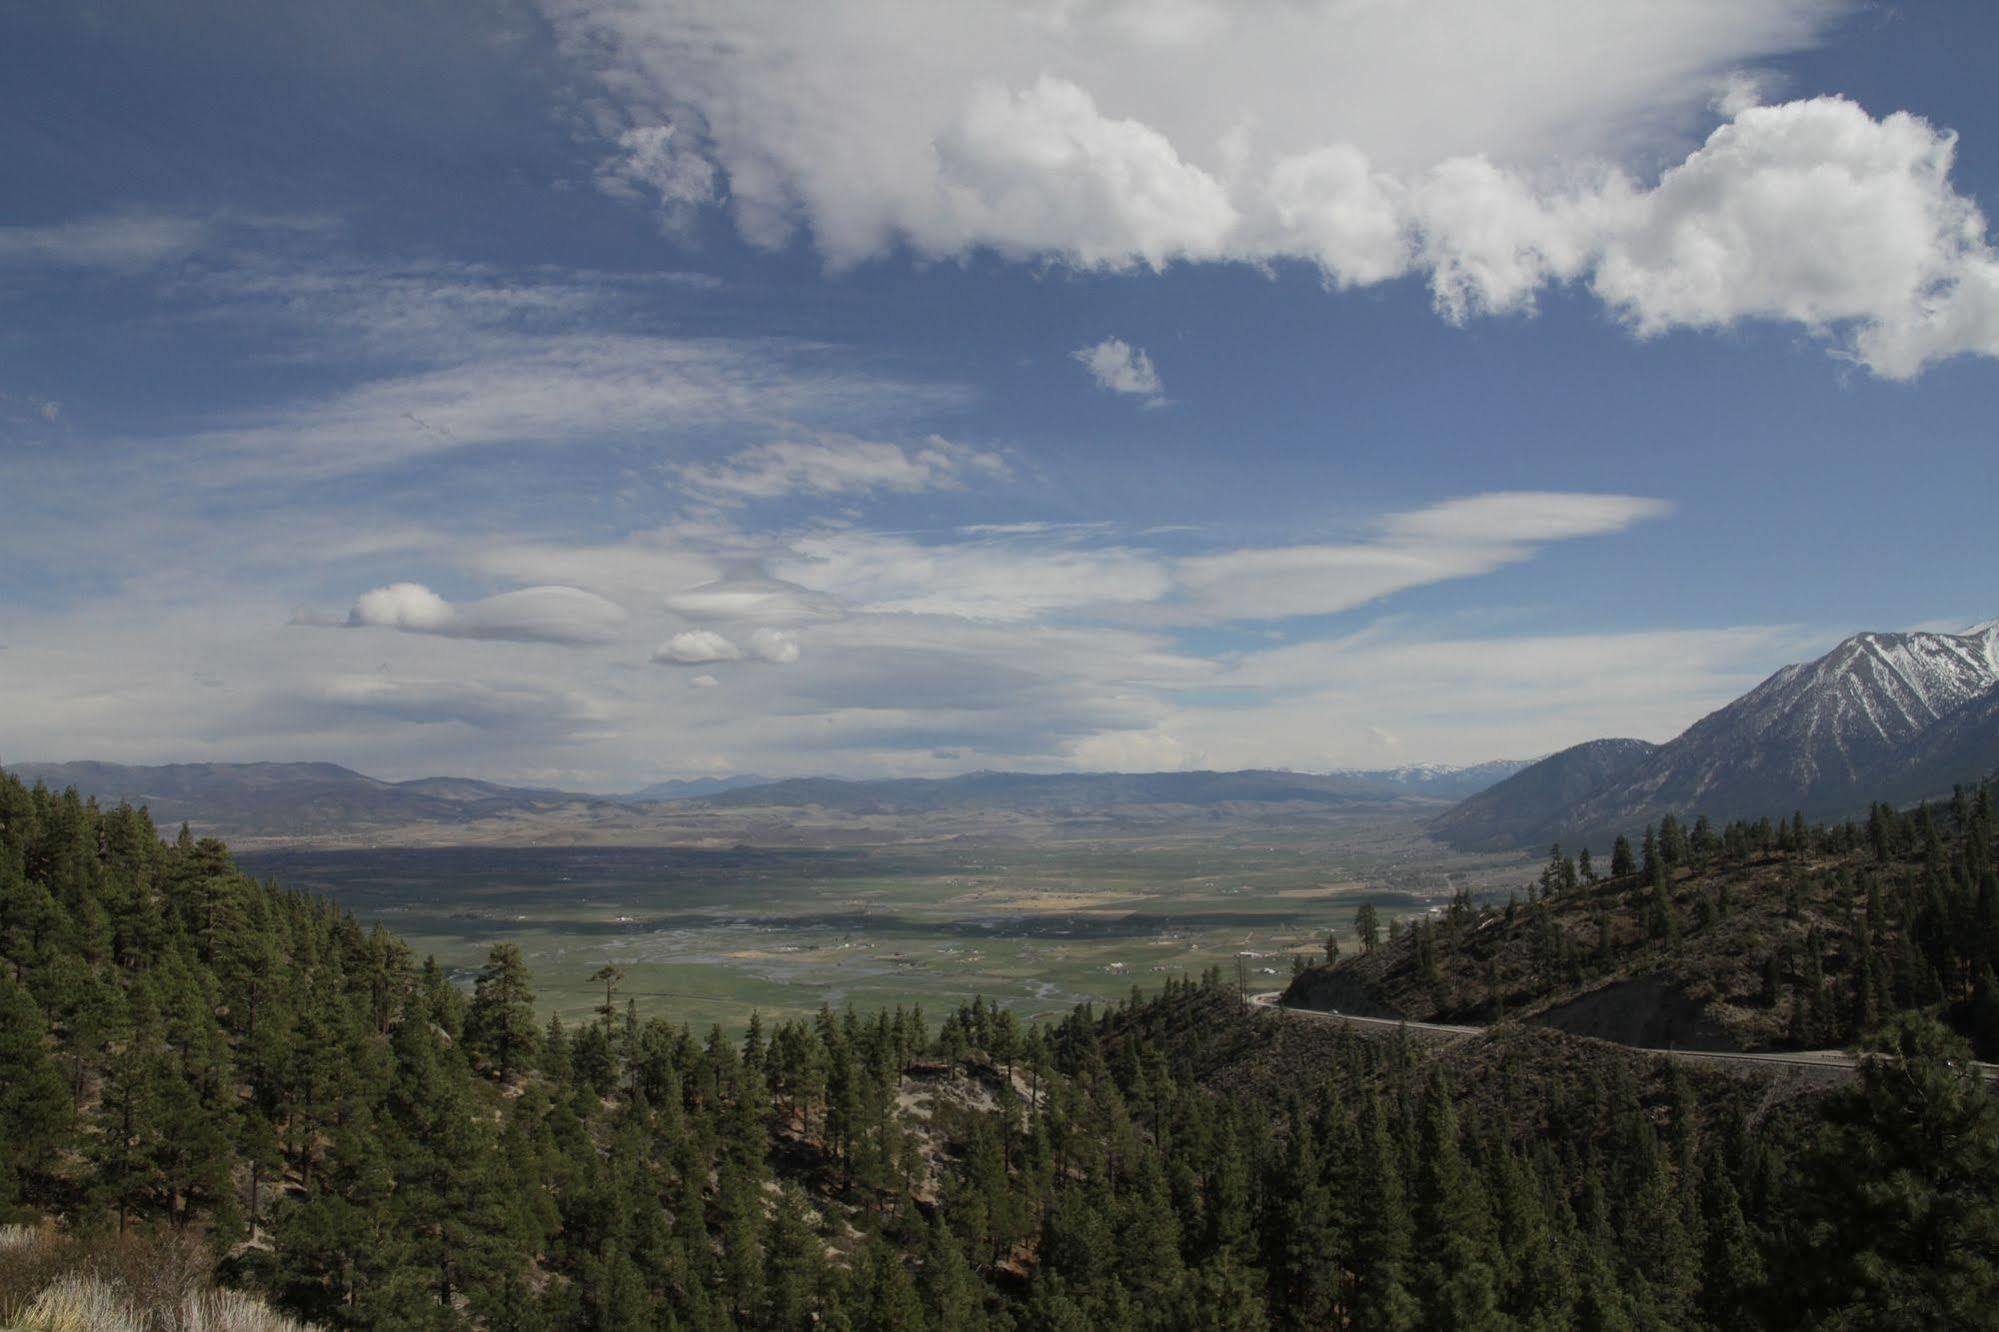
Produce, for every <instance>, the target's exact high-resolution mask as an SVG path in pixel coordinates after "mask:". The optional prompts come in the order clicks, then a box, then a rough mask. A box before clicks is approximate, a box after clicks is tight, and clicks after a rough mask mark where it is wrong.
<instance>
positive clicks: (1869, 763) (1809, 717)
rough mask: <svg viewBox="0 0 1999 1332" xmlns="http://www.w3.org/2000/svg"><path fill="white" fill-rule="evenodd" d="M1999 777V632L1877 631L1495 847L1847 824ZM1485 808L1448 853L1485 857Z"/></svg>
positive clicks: (1457, 831) (1471, 816)
mask: <svg viewBox="0 0 1999 1332" xmlns="http://www.w3.org/2000/svg"><path fill="white" fill-rule="evenodd" d="M1996 769H1999V621H1990V622H1985V623H1981V624H1978V625H1974V626H1972V627H1971V628H1970V629H1968V630H1967V631H1965V632H1964V633H1961V634H1941V633H1934V632H1928V631H1911V632H1906V633H1886V632H1878V631H1865V632H1861V633H1857V634H1852V635H1850V636H1848V637H1847V638H1845V639H1842V640H1841V641H1840V642H1839V643H1838V644H1836V645H1835V646H1834V647H1833V648H1832V649H1831V650H1830V651H1829V652H1827V653H1825V654H1824V655H1823V656H1821V657H1817V658H1815V659H1813V660H1811V661H1806V662H1797V663H1793V664H1792V665H1788V666H1785V667H1783V668H1781V669H1779V670H1777V671H1775V672H1773V673H1772V674H1771V675H1770V676H1769V677H1768V678H1766V679H1765V680H1763V681H1762V683H1760V684H1758V685H1757V686H1756V687H1755V688H1754V689H1751V690H1750V691H1749V692H1748V693H1746V694H1744V695H1742V697H1740V698H1738V699H1736V700H1735V701H1733V702H1731V703H1729V704H1727V705H1725V706H1723V707H1721V708H1718V709H1716V710H1715V711H1713V712H1711V713H1709V714H1708V715H1707V716H1705V717H1702V718H1701V719H1700V720H1699V721H1697V722H1695V723H1694V724H1693V725H1692V726H1689V727H1688V728H1687V729H1686V730H1685V731H1683V732H1682V733H1681V734H1680V735H1679V736H1677V737H1675V738H1674V739H1673V740H1671V741H1668V742H1667V743H1666V744H1664V745H1661V746H1659V747H1658V748H1657V749H1656V750H1655V751H1654V752H1652V753H1650V754H1649V755H1646V756H1645V757H1644V758H1643V759H1642V760H1641V761H1639V762H1637V763H1635V764H1632V765H1630V766H1628V767H1626V768H1623V769H1621V770H1619V771H1617V772H1615V773H1609V774H1606V775H1605V777H1604V780H1603V781H1602V782H1601V783H1600V784H1599V785H1598V786H1597V787H1596V789H1594V790H1592V791H1589V792H1588V793H1586V794H1583V795H1581V796H1579V797H1577V798H1575V799H1573V800H1571V801H1569V802H1568V803H1567V804H1566V805H1564V806H1562V807H1560V808H1556V809H1550V810H1545V811H1541V812H1540V817H1538V818H1529V817H1526V816H1525V813H1524V812H1523V813H1522V815H1521V817H1517V818H1514V819H1511V820H1508V821H1506V822H1505V823H1504V826H1503V827H1491V828H1489V829H1488V835H1497V836H1504V837H1506V838H1510V839H1511V841H1512V843H1513V844H1514V845H1527V844H1531V843H1538V842H1546V841H1553V840H1557V839H1564V840H1570V841H1582V842H1585V843H1587V844H1592V845H1594V844H1597V843H1600V842H1603V841H1607V840H1608V839H1609V838H1611V837H1613V836H1615V835H1616V834H1618V833H1629V832H1632V831H1633V830H1635V829H1636V828H1638V827H1639V826H1641V825H1643V824H1645V823H1649V822H1653V821H1656V820H1657V819H1659V818H1662V817H1664V816H1665V815H1667V814H1677V815H1682V816H1686V815H1691V814H1695V813H1702V814H1707V815H1708V816H1710V817H1711V818H1714V819H1717V820H1725V819H1730V818H1737V817H1755V816H1757V815H1760V814H1763V813H1766V812H1768V811H1770V810H1773V809H1775V810H1797V811H1800V812H1802V813H1804V814H1805V815H1806V816H1807V817H1810V818H1840V817H1846V816H1849V815H1852V814H1855V813H1859V812H1864V810H1865V808H1866V807H1867V805H1868V804H1869V803H1871V802H1872V801H1873V800H1875V799H1878V798H1880V797H1882V796H1883V795H1887V796H1890V797H1892V798H1894V799H1896V800H1899V801H1903V802H1912V801H1916V800H1921V799H1924V798H1927V797H1934V796H1941V795H1947V794H1948V793H1949V790H1950V787H1951V786H1952V785H1953V784H1954V783H1957V782H1963V781H1972V780H1976V779H1979V778H1982V777H1984V776H1986V775H1988V774H1990V773H1991V772H1993V771H1994V770H1996ZM1530 771H1531V770H1530ZM1514 780H1517V778H1516V779H1514ZM1486 794H1487V795H1488V796H1489V795H1490V793H1489V792H1488V793H1486ZM1478 800H1480V798H1479V797H1473V798H1472V800H1470V801H1467V802H1465V804H1468V805H1471V806H1472V808H1471V809H1470V810H1469V811H1466V813H1464V814H1463V815H1460V814H1459V812H1458V811H1457V810H1453V811H1452V812H1451V813H1449V814H1446V815H1445V816H1443V817H1442V818H1441V819H1439V820H1438V821H1437V824H1436V825H1435V827H1436V829H1437V831H1438V833H1439V836H1441V837H1442V838H1443V840H1445V841H1447V842H1451V843H1452V844H1454V845H1461V846H1462V845H1470V844H1472V843H1471V841H1470V840H1469V838H1470V836H1471V834H1470V832H1469V831H1468V830H1470V829H1472V828H1473V827H1474V826H1476V825H1477V824H1478V819H1477V818H1476V817H1475V816H1476V815H1477V814H1478V813H1479V811H1480V809H1481V807H1482V806H1481V805H1480V804H1474V803H1473V801H1478ZM1484 803H1485V804H1487V805H1489V804H1490V803H1491V802H1490V801H1486V802H1484ZM1459 808H1460V809H1463V808H1464V806H1463V805H1461V806H1460V807H1459Z"/></svg>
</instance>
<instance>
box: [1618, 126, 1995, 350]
mask: <svg viewBox="0 0 1999 1332" xmlns="http://www.w3.org/2000/svg"><path fill="white" fill-rule="evenodd" d="M1955 149H1956V136H1954V135H1952V134H1950V133H1948V132H1947V131H1941V130H1938V129H1936V128H1934V127H1932V126H1931V125H1930V124H1929V123H1928V122H1927V121H1925V120H1922V119H1921V118H1919V117H1916V116H1912V115H1908V114H1907V113H1903V112H1897V113H1895V114H1893V115H1890V116H1886V117H1884V118H1882V119H1880V120H1875V119H1873V118H1872V117H1870V116H1869V115H1868V114H1867V113H1866V112H1865V111H1863V110H1862V109H1861V108H1860V107H1858V106H1856V105H1855V104H1854V103H1852V102H1849V101H1845V100H1843V99H1840V98H1831V97H1822V98H1816V99H1813V100H1811V101H1804V102H1790V103H1786V104H1784V105H1781V106H1752V107H1747V108H1744V109H1743V110H1741V111H1740V112H1738V114H1737V115H1736V117H1735V119H1734V120H1733V121H1731V122H1730V123H1728V124H1725V125H1723V126H1722V127H1721V128H1719V129H1717V130H1716V131H1715V132H1714V134H1713V135H1712V136H1711V137H1710V138H1709V139H1708V141H1707V143H1706V144H1705V145H1703V146H1702V147H1701V149H1700V150H1699V151H1698V152H1695V153H1694V154H1693V155H1692V156H1690V157H1688V158H1687V160H1686V161H1685V162H1683V163H1682V164H1680V165H1679V166H1677V167H1674V168H1673V169H1672V170H1670V171H1668V172H1666V173H1665V175H1664V176H1663V177H1662V178H1661V179H1660V181H1659V184H1658V187H1657V188H1656V189H1654V190H1651V191H1649V192H1646V193H1643V194H1640V195H1635V196H1632V197H1630V198H1628V199H1627V200H1624V201H1623V208H1622V210H1621V213H1620V215H1617V216H1615V217H1614V219H1613V224H1612V226H1611V229H1610V232H1609V236H1608V239H1607V241H1606V244H1605V247H1604V252H1603V256H1602V258H1601V260H1600V262H1599V263H1598V265H1597V268H1596V273H1595V277H1594V279H1593V286H1594V288H1595V290H1596V292H1597V294H1598V295H1599V296H1601V297H1602V298H1603V299H1604V300H1605V301H1606V302H1607V303H1609V304H1610V305H1611V306H1612V307H1613V308H1615V309H1617V310H1618V311H1620V312H1621V313H1622V314H1624V316H1625V317H1626V318H1628V319H1629V320H1630V321H1631V323H1632V325H1633V327H1634V328H1636V329H1637V330H1638V332H1639V333H1640V334H1643V335H1650V334H1655V333H1659V332H1662V331H1664V330H1666V329H1670V328H1683V327H1690V328H1706V327H1721V326H1726V325H1729V324H1733V323H1736V322H1738V321H1740V320H1743V319H1775V320H1785V321H1790V322H1794V323H1798V324H1802V325H1804V326H1806V327H1807V328H1810V329H1812V330H1814V331H1817V332H1821V333H1824V334H1826V335H1828V336H1830V337H1833V338H1834V339H1835V340H1836V341H1838V343H1839V345H1841V346H1843V347H1845V348H1847V349H1848V350H1849V351H1850V352H1851V354H1853V355H1854V356H1856V357H1857V358H1859V359H1860V360H1861V361H1862V362H1864V363H1865V364H1867V365H1868V366H1869V367H1870V368H1872V369H1873V370H1875V371H1876V372H1877V373H1880V374H1883V375H1887V376H1891V377H1894V378H1906V377H1908V376H1910V375H1913V374H1915V373H1917V372H1918V371H1920V370H1921V369H1922V368H1923V367H1924V365H1926V364H1928V363H1929V362H1930V361H1932V360H1935V359H1938V358H1940V357H1943V356H1948V355H1952V354H1956V353H1962V352H1974V353H1982V354H1984V355H1988V356H1999V257H1995V255H1994V253H1993V251H1992V248H1991V246H1990V245H1989V243H1988V242H1987V239H1986V221H1985V218H1984V216H1983V215H1982V214H1981V213H1980V212H1979V210H1978V207H1977V205H1976V204H1974V203H1973V202H1972V201H1971V200H1970V199H1968V198H1965V197H1964V196H1963V195H1960V194H1958V193H1957V192H1956V191H1955V190H1953V189H1952V188H1951V185H1950V168H1951V162H1952V158H1953V156H1954V154H1955ZM1842 330H1844V331H1842Z"/></svg>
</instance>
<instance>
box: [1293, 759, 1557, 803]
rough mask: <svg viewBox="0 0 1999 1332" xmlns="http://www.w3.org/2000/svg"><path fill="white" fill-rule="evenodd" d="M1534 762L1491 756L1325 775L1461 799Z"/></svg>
mask: <svg viewBox="0 0 1999 1332" xmlns="http://www.w3.org/2000/svg"><path fill="white" fill-rule="evenodd" d="M1531 762H1533V760H1532V759H1492V760H1489V761H1487V762H1485V763H1467V764H1453V763H1411V764H1406V765H1404V766H1402V767H1399V768H1334V769H1332V770H1331V771H1329V772H1327V773H1326V774H1325V775H1326V776H1328V777H1345V778H1348V779H1350V780H1352V781H1356V782H1365V783H1367V784H1368V785H1370V786H1379V787H1384V788H1387V789H1390V790H1402V791H1407V792H1409V793H1410V794H1411V795H1422V796H1431V797H1434V798H1435V799H1438V800H1462V799H1464V798H1465V797H1466V796H1469V795H1474V794H1476V793H1478V792H1480V791H1483V790H1485V789H1486V788H1487V787H1490V786H1493V785H1494V784H1496V783H1499V782H1503V781H1505V780H1506V779H1507V778H1509V777H1511V776H1512V775H1513V774H1514V773H1516V772H1519V771H1520V770H1521V769H1522V768H1524V767H1526V766H1527V765H1528V764H1529V763H1531Z"/></svg>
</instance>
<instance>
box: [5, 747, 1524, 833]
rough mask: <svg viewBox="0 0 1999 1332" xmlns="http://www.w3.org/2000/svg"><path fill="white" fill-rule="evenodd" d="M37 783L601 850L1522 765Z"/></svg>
mask: <svg viewBox="0 0 1999 1332" xmlns="http://www.w3.org/2000/svg"><path fill="white" fill-rule="evenodd" d="M6 766H7V767H8V768H9V769H10V770H11V771H12V772H14V773H15V774H16V775H17V776H19V777H20V778H22V780H24V781H27V782H31V783H32V782H41V783H43V784H44V785H46V786H48V787H50V788H51V789H54V790H62V789H64V788H67V787H75V788H76V789H77V790H78V791H79V792H80V793H81V794H83V795H85V796H89V797H94V798H96V799H97V800H98V801H99V802H100V803H107V804H108V803H115V802H118V801H128V802H130V803H131V804H134V805H144V806H147V807H148V808H149V809H150V810H151V811H152V814H153V818H154V821H155V822H157V823H159V824H161V825H162V826H165V827H172V826H173V825H175V824H178V823H181V822H187V823H189V824H191V825H192V826H193V827H194V828H195V830H196V831H197V832H200V833H204V834H207V833H214V834H218V835H222V836H225V837H228V838H230V839H231V840H232V841H236V842H240V843H243V844H245V845H257V844H264V845H276V844H286V843H308V842H309V843H319V844H327V843H331V842H347V843H351V842H355V841H360V842H365V843H368V844H398V845H399V844H430V845H437V844H449V843H452V842H454V841H460V840H462V841H468V842H470V841H493V840H503V841H510V842H532V841H537V840H546V841H551V842H572V841H597V842H618V843H624V844H634V845H645V844H667V843H672V842H678V841H681V840H683V839H713V838H716V837H721V838H725V839H726V838H730V837H734V836H737V835H743V830H745V829H749V828H751V827H754V828H755V829H756V835H758V836H760V837H769V836H773V835H778V834H779V833H781V830H782V825H784V824H787V823H792V824H798V825H800V826H801V827H802V826H803V825H804V824H807V823H810V824H813V825H814V826H816V827H819V828H822V829H823V828H824V827H825V826H827V825H829V823H837V822H838V821H839V820H841V819H847V820H851V821H854V822H855V823H856V824H858V823H859V822H860V821H862V820H869V819H874V820H884V819H887V820H892V819H895V818H912V817H924V816H947V817H949V818H952V819H955V820H958V821H960V822H961V823H962V822H963V821H965V820H972V819H976V818H978V817H980V816H988V815H989V816H994V817H996V818H1004V819H1018V818H1022V817H1028V818H1032V817H1041V816H1046V817H1052V818H1086V819H1092V820H1103V819H1106V818H1111V819H1129V820H1139V821H1145V822H1154V823H1156V822H1160V821H1170V820H1172V819H1175V818H1179V817H1184V816H1185V815H1186V813H1187V812H1188V811H1191V810H1200V811H1204V812H1205V813H1206V814H1208V815H1223V816H1226V815H1231V814H1233V815H1239V816H1243V817H1254V818H1258V819H1269V818H1278V817H1285V816H1287V815H1291V816H1300V817H1310V816H1315V815H1321V814H1325V813H1328V812H1332V811H1337V810H1341V809H1344V808H1347V807H1356V806H1370V805H1372V806H1380V805H1394V806H1400V805H1405V804H1407V805H1411V806H1413V807H1415V808H1417V809H1419V810H1427V809H1433V808H1435V807H1436V805H1437V804H1438V803H1441V802H1444V801H1449V800H1453V799H1457V798H1459V797H1461V796H1463V795H1464V794H1466V793H1467V792H1468V791H1472V790H1476V789H1478V788H1479V787H1481V786H1484V785H1487V784H1489V783H1490V782H1491V781H1493V780H1496V779H1497V778H1498V777H1500V776H1504V775H1507V774H1509V773H1511V772H1513V771H1515V770H1517V769H1518V768H1520V767H1521V766H1522V764H1521V763H1519V762H1511V761H1509V762H1501V763H1495V764H1482V765H1479V766H1477V767H1474V768H1462V769H1460V768H1447V767H1442V766H1429V767H1421V768H1413V767H1412V768H1395V769H1379V770H1355V771H1347V772H1338V773H1317V774H1314V773H1295V772H1277V771H1248V772H1164V773H1018V772H976V773H968V774H965V775H963V776H959V777H947V778H897V779H887V780H878V781H849V780H842V779H839V778H833V777H798V778H789V779H786V780H781V781H767V780H765V779H763V778H759V777H754V776H748V775H743V776H736V777H723V778H686V779H681V780H675V781H663V782H656V783H653V784H652V785H650V786H647V787H644V788H642V789H640V790H638V791H634V792H630V793H625V794H617V795H590V794H582V793H578V792H574V791H561V790H552V789H547V788H539V787H514V786H505V785H501V784H498V783H494V782H486V781H478V780H474V779H471V778H464V777H424V778H417V779H415V780H410V781H384V780H382V779H380V778H375V777H370V776H367V775H366V774H364V773H359V772H355V771H353V770H352V769H350V768H344V767H341V766H339V765H337V764H332V763H174V764H165V765H161V766H152V767H142V766H127V765H123V764H116V763H96V762H72V763H20V764H8V765H6Z"/></svg>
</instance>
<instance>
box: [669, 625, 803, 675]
mask: <svg viewBox="0 0 1999 1332" xmlns="http://www.w3.org/2000/svg"><path fill="white" fill-rule="evenodd" d="M799 656H800V651H799V647H798V640H797V638H795V637H793V636H792V635H791V634H788V633H786V632H785V631H784V630H782V629H772V628H770V627H769V626H765V627H764V628H761V629H756V630H753V631H752V632H751V633H750V636H749V637H748V638H746V639H744V640H743V641H742V642H741V643H737V642H736V641H735V640H734V639H732V638H730V637H728V636H727V635H725V634H721V633H717V632H716V631H715V630H713V629H684V630H682V631H681V632H680V633H677V634H675V635H674V636H673V637H671V638H669V639H667V640H666V641H665V642H664V643H661V644H660V645H659V646H658V647H657V648H655V649H654V650H653V654H652V659H653V661H654V662H655V663H657V664H658V665H661V666H711V665H717V664H719V663H721V662H725V661H744V660H749V661H762V662H769V663H770V664H771V665H774V666H789V665H791V664H792V663H793V662H795V661H797V660H798V658H799ZM704 687H705V686H704Z"/></svg>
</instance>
